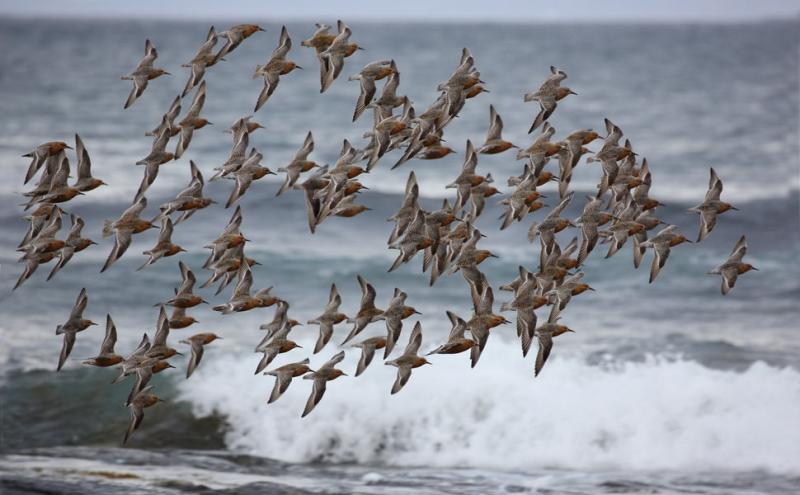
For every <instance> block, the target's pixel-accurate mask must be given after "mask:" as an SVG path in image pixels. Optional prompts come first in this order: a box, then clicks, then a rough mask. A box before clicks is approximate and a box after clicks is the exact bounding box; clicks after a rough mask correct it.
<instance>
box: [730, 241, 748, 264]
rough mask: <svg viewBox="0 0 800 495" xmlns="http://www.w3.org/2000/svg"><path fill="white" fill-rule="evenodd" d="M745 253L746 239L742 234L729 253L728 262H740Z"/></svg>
mask: <svg viewBox="0 0 800 495" xmlns="http://www.w3.org/2000/svg"><path fill="white" fill-rule="evenodd" d="M745 254H747V239H746V238H745V236H742V237H741V238H740V239H739V240H738V241H737V242H736V245H735V246H733V250H732V251H731V255H730V256H729V257H728V263H741V262H742V258H744V255H745Z"/></svg>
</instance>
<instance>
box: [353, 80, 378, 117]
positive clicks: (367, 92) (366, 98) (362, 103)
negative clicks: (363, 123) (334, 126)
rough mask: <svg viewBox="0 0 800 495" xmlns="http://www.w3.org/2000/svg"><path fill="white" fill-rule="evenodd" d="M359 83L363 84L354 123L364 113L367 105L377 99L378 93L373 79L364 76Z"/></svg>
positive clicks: (354, 113) (354, 114)
mask: <svg viewBox="0 0 800 495" xmlns="http://www.w3.org/2000/svg"><path fill="white" fill-rule="evenodd" d="M359 81H360V82H361V93H360V94H359V95H358V101H357V102H356V109H355V111H354V112H353V122H355V121H356V120H357V119H358V117H360V116H361V114H362V113H364V110H365V109H366V107H367V105H369V104H370V103H371V102H372V99H373V98H374V97H375V91H376V88H375V80H374V79H373V78H371V77H369V76H364V75H362V76H361V78H360V79H359Z"/></svg>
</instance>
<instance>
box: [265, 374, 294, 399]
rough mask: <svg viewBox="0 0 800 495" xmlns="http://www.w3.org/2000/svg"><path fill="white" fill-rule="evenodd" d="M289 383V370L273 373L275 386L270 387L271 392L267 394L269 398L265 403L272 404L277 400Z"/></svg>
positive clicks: (290, 376) (290, 378)
mask: <svg viewBox="0 0 800 495" xmlns="http://www.w3.org/2000/svg"><path fill="white" fill-rule="evenodd" d="M291 383H292V374H291V372H286V371H282V372H278V374H277V375H275V386H273V387H272V393H271V394H269V400H268V401H267V404H272V403H273V402H275V401H276V400H278V398H280V396H281V395H283V393H284V392H286V390H287V389H288V388H289V385H290V384H291Z"/></svg>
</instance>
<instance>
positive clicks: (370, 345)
mask: <svg viewBox="0 0 800 495" xmlns="http://www.w3.org/2000/svg"><path fill="white" fill-rule="evenodd" d="M353 347H359V348H361V358H359V360H358V366H357V367H356V375H355V376H360V375H361V373H363V372H364V370H366V369H367V367H368V366H369V365H370V363H371V362H372V358H373V357H375V351H376V350H378V349H383V348H385V347H386V337H382V336H377V337H370V338H368V339H364V340H362V341H361V342H356V343H355V344H353Z"/></svg>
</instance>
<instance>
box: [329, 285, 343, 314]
mask: <svg viewBox="0 0 800 495" xmlns="http://www.w3.org/2000/svg"><path fill="white" fill-rule="evenodd" d="M341 304H342V296H340V295H339V291H338V289H336V284H331V292H330V296H328V304H327V306H325V312H326V313H335V312H336V311H338V310H339V306H340V305H341Z"/></svg>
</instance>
